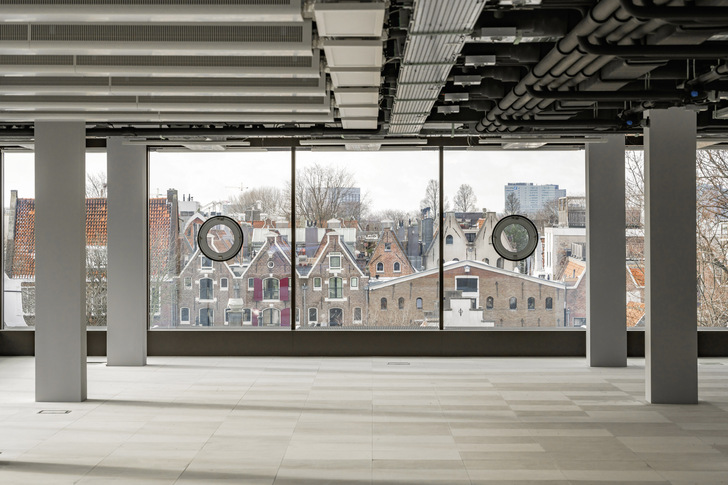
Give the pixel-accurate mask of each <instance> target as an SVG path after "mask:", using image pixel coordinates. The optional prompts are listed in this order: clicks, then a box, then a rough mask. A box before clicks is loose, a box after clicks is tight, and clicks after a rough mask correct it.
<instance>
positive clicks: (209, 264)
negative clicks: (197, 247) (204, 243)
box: [200, 256, 212, 268]
mask: <svg viewBox="0 0 728 485" xmlns="http://www.w3.org/2000/svg"><path fill="white" fill-rule="evenodd" d="M201 257H202V261H201V262H200V267H202V268H212V260H211V259H210V258H208V257H207V256H201Z"/></svg>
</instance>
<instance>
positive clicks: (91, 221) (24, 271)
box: [12, 198, 171, 278]
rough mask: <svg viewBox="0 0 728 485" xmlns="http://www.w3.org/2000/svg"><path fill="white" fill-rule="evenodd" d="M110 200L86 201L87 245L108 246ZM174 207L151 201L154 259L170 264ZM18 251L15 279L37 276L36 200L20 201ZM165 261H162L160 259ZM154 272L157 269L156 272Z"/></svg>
mask: <svg viewBox="0 0 728 485" xmlns="http://www.w3.org/2000/svg"><path fill="white" fill-rule="evenodd" d="M107 207H108V206H107V203H106V199H103V198H89V199H86V244H87V245H89V246H102V247H103V246H106V243H107V240H108V232H107V225H106V221H107V219H108V208H107ZM169 211H170V206H169V204H167V199H166V198H159V199H149V238H150V241H154V240H158V241H160V245H156V246H155V245H152V258H157V262H161V264H166V263H167V262H168V258H169V250H170V241H171V237H170V234H169V231H170V228H171V221H170V212H169ZM14 236H15V239H14V243H15V244H14V249H13V259H12V275H13V277H14V278H33V277H34V276H35V199H18V200H17V202H16V206H15V230H14ZM159 258H161V259H159ZM152 269H153V268H152Z"/></svg>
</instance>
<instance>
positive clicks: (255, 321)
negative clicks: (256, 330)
mask: <svg viewBox="0 0 728 485" xmlns="http://www.w3.org/2000/svg"><path fill="white" fill-rule="evenodd" d="M252 321H253V326H254V327H257V326H258V315H257V314H256V313H255V312H253V318H252Z"/></svg>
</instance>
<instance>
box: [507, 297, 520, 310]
mask: <svg viewBox="0 0 728 485" xmlns="http://www.w3.org/2000/svg"><path fill="white" fill-rule="evenodd" d="M508 307H509V308H510V309H511V310H517V309H518V299H517V298H516V297H515V296H512V297H511V299H510V300H508Z"/></svg>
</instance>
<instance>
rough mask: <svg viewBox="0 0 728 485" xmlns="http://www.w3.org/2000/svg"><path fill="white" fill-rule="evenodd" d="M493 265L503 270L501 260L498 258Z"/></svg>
mask: <svg viewBox="0 0 728 485" xmlns="http://www.w3.org/2000/svg"><path fill="white" fill-rule="evenodd" d="M495 265H496V266H497V267H499V268H501V269H503V258H498V260H497V261H496V262H495Z"/></svg>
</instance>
